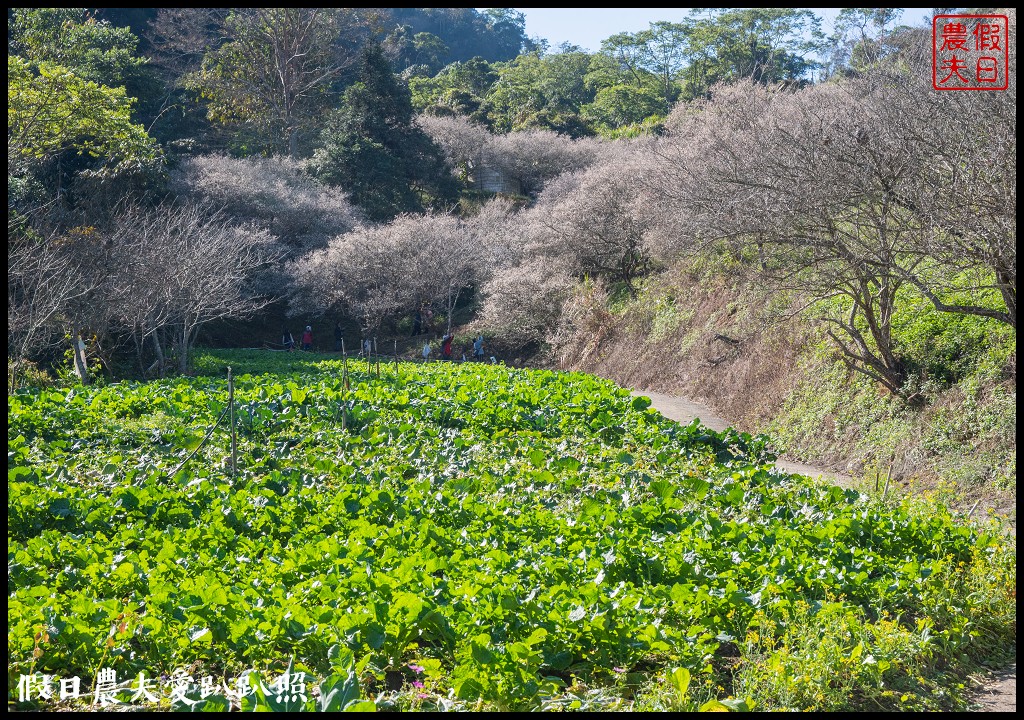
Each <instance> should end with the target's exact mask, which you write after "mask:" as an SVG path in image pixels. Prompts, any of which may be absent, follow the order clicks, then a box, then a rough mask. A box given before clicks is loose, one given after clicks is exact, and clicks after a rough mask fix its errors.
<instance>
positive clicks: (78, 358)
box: [71, 325, 89, 385]
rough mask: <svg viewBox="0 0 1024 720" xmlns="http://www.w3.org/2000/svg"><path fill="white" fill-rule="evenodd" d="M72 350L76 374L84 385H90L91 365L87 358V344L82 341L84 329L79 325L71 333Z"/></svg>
mask: <svg viewBox="0 0 1024 720" xmlns="http://www.w3.org/2000/svg"><path fill="white" fill-rule="evenodd" d="M71 349H72V351H73V356H74V363H75V374H76V375H78V379H79V380H80V381H81V382H82V384H83V385H88V384H89V363H88V360H87V359H86V356H85V342H84V341H83V340H82V329H81V328H80V327H78V326H77V325H76V326H75V327H74V328H73V329H72V332H71Z"/></svg>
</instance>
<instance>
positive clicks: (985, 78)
mask: <svg viewBox="0 0 1024 720" xmlns="http://www.w3.org/2000/svg"><path fill="white" fill-rule="evenodd" d="M1009 60H1010V48H1009V18H1008V17H1007V16H1006V15H967V14H964V15H936V16H935V17H934V18H932V87H933V88H935V89H936V90H1005V89H1006V88H1007V87H1009V83H1010V80H1009V72H1010V69H1009Z"/></svg>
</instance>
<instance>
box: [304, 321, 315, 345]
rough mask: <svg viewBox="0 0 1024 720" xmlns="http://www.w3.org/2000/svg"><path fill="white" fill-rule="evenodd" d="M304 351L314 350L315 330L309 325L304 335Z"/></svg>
mask: <svg viewBox="0 0 1024 720" xmlns="http://www.w3.org/2000/svg"><path fill="white" fill-rule="evenodd" d="M302 349H303V350H312V349H313V328H312V327H310V326H309V325H307V326H306V330H305V331H304V332H303V333H302Z"/></svg>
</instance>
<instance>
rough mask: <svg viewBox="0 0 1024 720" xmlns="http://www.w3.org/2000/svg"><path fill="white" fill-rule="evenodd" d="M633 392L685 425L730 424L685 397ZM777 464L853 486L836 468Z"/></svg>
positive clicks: (716, 426)
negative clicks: (696, 420) (698, 421)
mask: <svg viewBox="0 0 1024 720" xmlns="http://www.w3.org/2000/svg"><path fill="white" fill-rule="evenodd" d="M633 394H634V395H643V396H644V397H648V398H650V399H651V404H652V405H653V406H654V408H655V409H656V410H657V411H658V412H660V413H661V414H662V415H664V416H665V417H667V418H669V419H670V420H675V421H676V422H679V423H682V424H684V425H687V424H689V423H691V422H693V419H694V418H699V419H700V421H701V422H702V423H703V424H704V425H707V426H708V427H709V428H711V429H712V430H716V431H719V432H720V431H722V430H725V429H726V428H727V427H729V425H730V423H729V422H728V421H727V420H724V419H723V418H721V417H719V416H718V415H716V414H715V413H714V412H713V411H712V410H711V409H710V408H708V407H707V406H705V405H701V404H700V403H697V402H694V401H692V400H687V399H686V398H684V397H679V396H677V395H665V394H664V393H657V392H651V391H650V390H634V391H633ZM775 464H776V465H777V466H778V467H779V468H781V469H783V470H785V471H786V472H791V473H796V474H798V475H807V476H809V477H813V478H816V477H822V478H824V479H825V480H828V481H829V482H834V483H836V484H837V485H842V486H843V487H851V486H852V485H853V483H854V480H853V478H852V477H850V476H849V475H844V474H842V473H837V472H835V471H834V470H826V469H824V468H819V467H814V466H813V465H805V464H804V463H799V462H794V461H792V460H786V459H779V460H778V461H777V462H776V463H775Z"/></svg>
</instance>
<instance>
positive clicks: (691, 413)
mask: <svg viewBox="0 0 1024 720" xmlns="http://www.w3.org/2000/svg"><path fill="white" fill-rule="evenodd" d="M631 392H632V393H633V395H642V396H644V397H648V398H650V399H651V405H652V407H654V409H655V410H657V411H658V412H660V413H661V414H662V415H664V416H665V417H667V418H668V419H670V420H675V421H676V422H678V423H682V424H684V425H688V424H690V423H691V422H693V420H694V419H695V418H696V419H699V420H700V421H701V423H703V424H704V425H706V426H707V427H709V428H711V429H712V430H715V431H718V432H721V431H722V430H725V429H726V428H728V427H729V425H730V423H729V422H728V421H727V420H724V419H723V418H721V417H719V416H718V415H716V414H715V413H714V412H712V411H711V410H710V409H709V408H708V407H707V406H705V405H702V404H700V403H698V402H694V401H693V400H688V399H687V398H684V397H679V396H678V395H666V394H665V393H657V392H651V391H648V390H632V391H631ZM739 429H741V428H737V430H739ZM775 465H776V466H777V467H779V468H781V469H783V470H785V471H786V472H791V473H796V474H798V475H807V476H808V477H812V478H820V479H822V480H825V481H827V482H834V483H835V484H837V485H840V486H842V487H853V485H854V479H853V478H852V477H850V476H849V475H844V474H842V473H837V472H835V471H833V470H824V469H822V468H818V467H814V466H813V465H805V464H803V463H798V462H791V461H789V460H782V459H780V460H778V461H776V463H775ZM978 683H979V685H980V686H981V687H980V688H979V689H978V690H977V691H976V692H975V693H974V696H973V707H972V710H973V711H974V712H1016V711H1017V663H1013V665H1011V666H1010V667H1009V668H1007V669H1004V670H1002V671H997V672H993V673H991V674H990V675H989V676H988V677H986V678H984V679H982V680H979V681H978Z"/></svg>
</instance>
